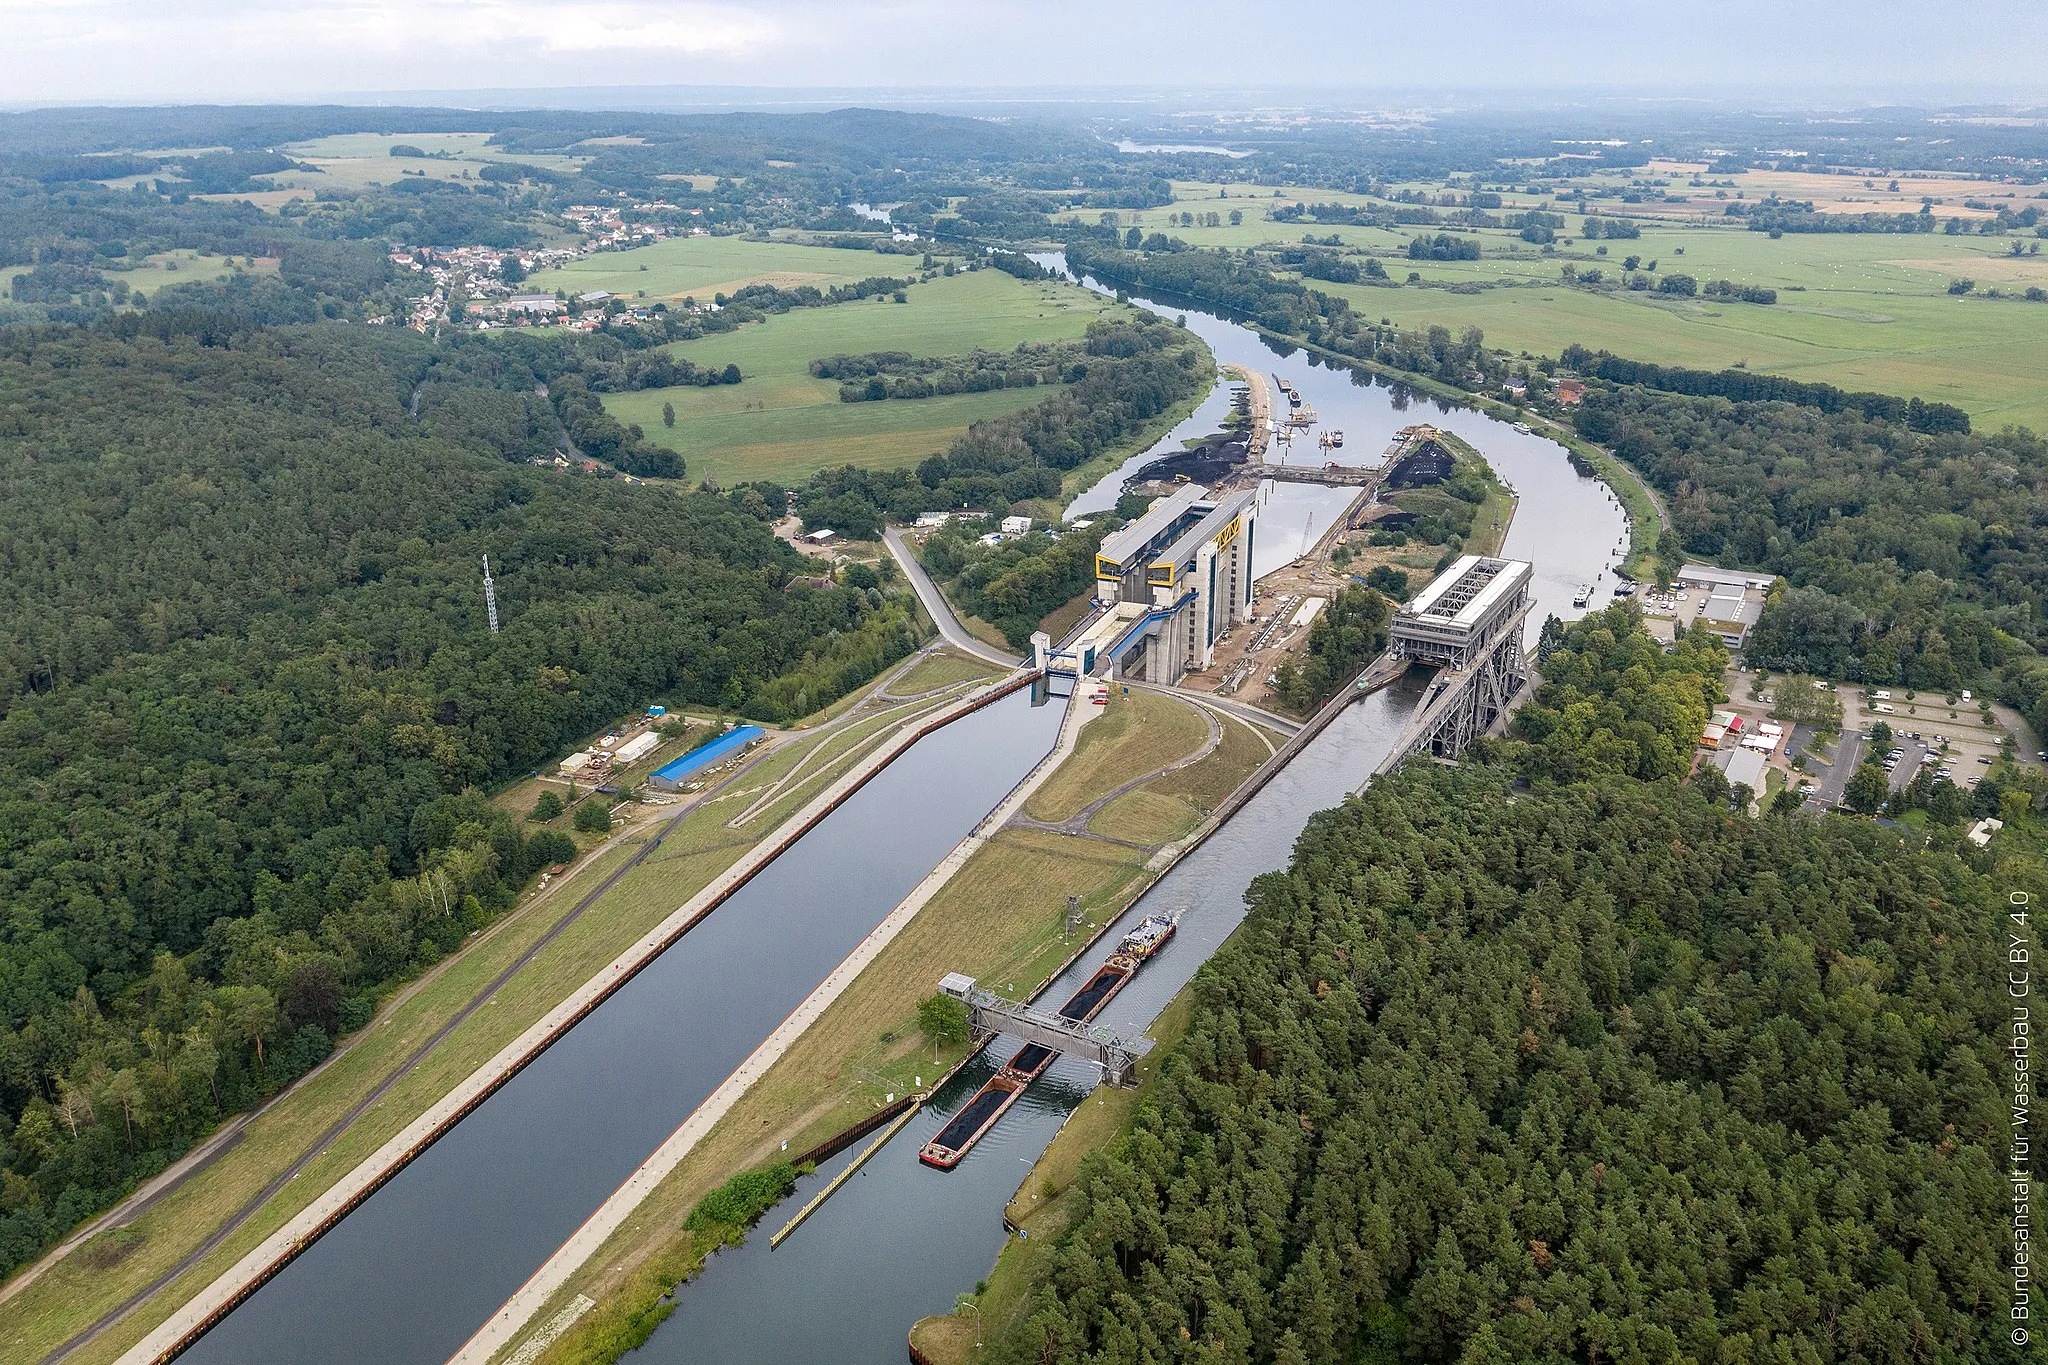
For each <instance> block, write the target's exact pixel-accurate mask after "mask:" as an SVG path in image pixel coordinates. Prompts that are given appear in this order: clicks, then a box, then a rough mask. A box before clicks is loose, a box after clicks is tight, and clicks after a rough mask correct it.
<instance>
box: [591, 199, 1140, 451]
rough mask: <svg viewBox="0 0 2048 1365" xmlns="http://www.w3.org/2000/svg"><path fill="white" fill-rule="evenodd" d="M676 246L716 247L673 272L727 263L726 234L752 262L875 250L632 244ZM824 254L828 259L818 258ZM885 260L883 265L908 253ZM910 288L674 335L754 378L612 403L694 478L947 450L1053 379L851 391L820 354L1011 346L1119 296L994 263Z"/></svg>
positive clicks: (1053, 333)
mask: <svg viewBox="0 0 2048 1365" xmlns="http://www.w3.org/2000/svg"><path fill="white" fill-rule="evenodd" d="M670 245H674V246H681V247H698V248H713V250H712V251H708V252H707V253H706V255H707V257H709V258H710V259H709V261H707V262H706V263H702V264H699V263H697V262H694V261H693V262H690V263H688V264H687V265H682V264H678V265H674V266H671V267H670V268H671V269H672V270H675V271H678V272H679V271H682V270H686V269H694V270H703V271H729V270H731V269H732V268H733V266H734V264H735V261H736V259H737V258H736V256H735V254H734V253H730V252H727V251H725V250H723V249H722V248H725V247H727V246H740V247H754V248H757V252H756V253H755V254H754V260H755V261H756V262H757V263H759V264H762V265H767V266H776V267H781V268H783V269H787V268H788V266H789V265H791V264H799V263H804V262H817V263H819V264H830V265H836V266H839V267H840V268H841V269H842V270H844V269H846V268H847V266H846V262H847V261H848V260H851V261H854V262H862V261H864V259H874V258H873V257H871V256H870V255H869V254H868V253H862V252H852V251H839V250H833V249H830V248H822V247H799V246H792V245H788V244H781V245H774V244H763V243H747V242H736V241H734V240H733V239H729V238H702V237H699V238H692V239H687V240H678V241H677V242H674V243H666V242H665V243H662V244H660V246H657V247H653V248H647V249H645V250H643V251H642V252H636V253H633V254H635V255H643V254H646V251H652V250H660V249H661V247H662V246H670ZM761 253H767V254H761ZM821 257H822V258H825V259H824V260H823V261H819V258H821ZM598 259H603V258H598ZM881 259H882V262H883V263H884V264H885V265H886V264H888V263H891V262H894V261H900V260H905V259H906V258H902V257H890V258H881ZM653 273H654V272H653V271H649V274H650V275H651V274H653ZM840 278H854V277H852V276H847V275H841V276H840ZM598 287H602V286H598ZM650 292H651V291H650ZM909 300H910V301H909V302H908V303H902V304H898V303H891V302H887V301H886V300H884V301H879V302H876V301H862V302H858V303H843V304H838V305H835V306H831V307H826V308H800V309H796V310H794V311H792V312H788V313H780V314H776V315H774V316H772V317H770V318H768V319H767V320H766V321H765V322H760V323H754V324H749V325H748V326H746V327H743V328H741V329H740V330H739V331H737V332H726V333H721V334H718V335H715V336H709V337H705V338H703V339H701V340H698V341H689V342H680V343H677V345H676V346H675V347H674V348H673V349H674V350H675V352H676V354H677V355H679V356H682V357H684V358H686V359H689V360H692V361H694V362H696V363H697V364H699V365H715V366H717V367H719V368H723V367H724V366H726V365H728V364H737V365H738V366H739V367H740V372H741V373H742V374H744V375H745V376H746V382H745V383H743V384H739V385H735V386H718V387H714V388H694V387H684V388H675V389H644V390H641V391H640V392H637V393H620V394H610V395H607V396H606V398H605V406H606V407H607V408H608V409H609V410H610V411H611V412H612V413H613V415H614V416H616V417H618V418H619V420H620V421H623V422H633V423H638V424H639V425H640V427H641V428H642V429H643V430H644V431H645V432H646V433H647V438H648V439H649V440H650V441H654V442H657V443H659V444H662V445H666V446H669V447H670V448H671V449H673V450H675V451H677V452H678V453H680V454H681V455H682V457H683V460H684V462H685V464H686V466H687V467H688V471H689V477H691V478H692V479H705V478H710V479H714V480H716V481H718V482H719V483H730V482H733V481H738V480H746V479H751V478H769V479H782V480H794V479H800V478H803V477H805V476H807V475H809V474H810V473H812V472H813V471H815V470H818V469H822V468H825V467H827V466H830V465H836V464H846V463H849V462H853V463H859V464H865V465H869V466H873V467H877V468H890V467H901V466H904V465H911V464H915V463H917V462H918V461H919V460H921V459H923V458H925V457H926V456H927V455H931V454H934V453H936V452H938V451H941V450H944V449H945V448H946V446H947V445H949V444H951V442H952V441H953V439H954V438H955V437H957V436H958V435H960V433H962V432H964V431H965V430H966V429H967V428H968V426H969V425H970V424H972V423H974V422H978V421H981V420H983V419H984V418H988V417H995V416H1000V415H1001V414H1003V413H1008V412H1014V411H1016V410H1017V409H1019V408H1022V407H1026V406H1028V405H1030V404H1032V403H1034V402H1037V401H1039V400H1040V399H1042V398H1044V397H1045V396H1046V391H1045V390H1043V389H1000V390H997V391H995V392H993V393H963V394H953V395H948V396H945V397H939V398H925V399H918V400H915V401H905V400H897V401H891V402H881V403H842V402H840V401H839V384H838V381H836V380H830V379H817V378H814V377H812V375H811V373H810V363H811V362H812V361H813V360H816V359H818V358H820V357H823V356H830V355H835V354H840V353H845V354H855V353H859V352H863V351H889V350H896V351H909V352H911V353H913V354H916V355H959V354H963V353H965V352H967V351H971V350H973V349H974V348H975V347H976V346H981V347H985V348H988V349H993V350H1008V349H1010V348H1011V347H1014V346H1016V345H1017V344H1018V343H1020V342H1024V341H1057V340H1065V339H1072V338H1077V337H1079V336H1080V335H1081V334H1082V333H1083V332H1085V331H1086V330H1087V326H1088V323H1089V322H1090V321H1091V320H1092V319H1093V318H1095V317H1096V316H1098V315H1099V314H1100V313H1102V312H1103V311H1104V310H1105V309H1107V308H1113V307H1115V306H1116V305H1115V304H1114V303H1112V302H1111V301H1110V300H1108V299H1105V298H1102V297H1101V296H1100V295H1095V294H1090V293H1088V292H1086V291H1083V290H1081V289H1078V288H1075V287H1074V286H1072V285H1064V284H1055V283H1051V282H1026V281H1022V280H1018V279H1016V278H1014V277H1012V276H1009V275H1005V274H1003V273H1002V272H1000V271H995V270H980V271H973V272H969V273H965V274H960V275H954V276H952V277H950V278H940V279H935V280H932V281H930V282H929V283H926V284H919V285H913V286H912V287H911V289H910V291H909ZM664 403H672V404H673V405H674V406H675V410H676V424H675V426H674V427H673V428H670V427H665V426H663V425H662V422H661V409H662V404H664Z"/></svg>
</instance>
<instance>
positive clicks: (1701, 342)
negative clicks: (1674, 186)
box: [1319, 228, 2048, 430]
mask: <svg viewBox="0 0 2048 1365" xmlns="http://www.w3.org/2000/svg"><path fill="white" fill-rule="evenodd" d="M1481 235H1482V236H1483V237H1485V238H1487V239H1488V241H1487V246H1488V247H1489V248H1492V247H1495V246H1496V245H1504V244H1505V243H1504V241H1502V240H1501V239H1503V238H1504V237H1505V234H1500V233H1484V234H1481ZM1518 245H1521V244H1519V243H1518ZM1681 249H1682V251H1683V254H1682V255H1681V254H1680V252H1681ZM2009 250H2010V240H2009V239H2002V238H1995V237H1994V238H1981V237H1949V236H1945V235H1939V234H1937V235H1933V236H1892V235H1877V234H1866V235H1852V234H1839V235H1838V234H1788V235H1787V236H1785V237H1783V238H1780V239H1778V240H1776V241H1773V240H1772V239H1771V238H1770V237H1769V236H1767V235H1765V234H1764V233H1760V232H1742V231H1730V230H1726V229H1701V228H1692V229H1655V228H1652V229H1647V230H1645V232H1644V234H1643V237H1642V239H1641V240H1640V241H1628V242H1614V243H1609V244H1608V255H1607V256H1606V257H1604V258H1602V257H1598V256H1595V255H1594V254H1593V251H1592V250H1591V244H1589V243H1584V242H1580V243H1576V244H1574V246H1573V247H1572V248H1571V250H1570V252H1569V253H1568V255H1564V256H1553V257H1548V258H1546V257H1540V256H1533V255H1530V254H1527V253H1528V248H1527V247H1526V246H1524V247H1523V254H1520V255H1517V256H1514V257H1492V256H1489V257H1482V258H1481V259H1480V260H1477V261H1423V262H1415V263H1413V264H1410V263H1409V262H1407V261H1406V260H1402V261H1397V262H1390V263H1389V269H1390V270H1391V271H1392V272H1393V273H1394V274H1395V275H1396V276H1397V278H1398V277H1402V276H1405V275H1406V274H1407V273H1408V271H1409V270H1413V271H1415V272H1416V273H1418V274H1420V275H1421V276H1422V277H1423V279H1424V280H1427V281H1443V282H1448V283H1472V284H1495V285H1496V287H1494V288H1489V289H1482V290H1481V292H1479V293H1476V294H1475V293H1464V294H1457V293H1451V292H1449V291H1448V290H1444V289H1414V288H1407V287H1404V288H1401V289H1398V290H1396V289H1386V288H1372V287H1368V286H1364V285H1325V286H1319V287H1323V288H1328V289H1331V290H1332V291H1333V292H1337V293H1341V294H1343V295H1345V296H1347V297H1349V298H1350V299H1351V300H1352V304H1353V306H1354V307H1356V308H1358V309H1359V310H1360V311H1361V312H1363V313H1365V314H1366V315H1367V316H1370V317H1388V318H1391V319H1392V320H1393V321H1394V322H1395V323H1397V324H1399V325H1401V326H1404V327H1417V326H1428V325H1431V324H1442V325H1444V326H1448V327H1451V328H1454V329H1455V328H1462V327H1466V326H1473V327H1478V328H1480V329H1481V330H1482V331H1484V332H1485V334H1486V340H1487V342H1488V343H1489V344H1490V345H1493V346H1497V347H1505V348H1507V349H1509V350H1516V351H1528V352H1531V353H1533V354H1537V355H1555V354H1557V353H1558V352H1559V351H1560V350H1562V349H1563V348H1564V347H1565V346H1566V345H1568V344H1570V343H1571V342H1578V343H1580V344H1581V345H1585V346H1590V347H1593V348H1595V349H1602V348H1604V349H1606V350H1610V351H1613V352H1614V353H1615V354H1617V355H1624V356H1628V357H1630V358H1631V359H1637V360H1653V361H1658V362H1661V363H1664V364H1671V365H1690V366H1695V367H1698V368H1702V369H1721V368H1724V367H1727V366H1731V365H1735V364H1738V363H1741V364H1746V365H1747V366H1749V367H1750V368H1752V369H1756V370H1763V371H1768V372H1770V373H1774V374H1784V375H1789V376H1791V377H1793V378H1795V379H1802V380H1808V381H1812V382H1819V383H1828V384H1835V385H1839V386H1840V387H1842V388H1845V389H1851V390H1858V389H1872V390H1876V391H1879V392H1883V393H1896V394H1905V395H1911V396H1918V397H1922V398H1928V399H1939V400H1941V401H1944V402H1950V403H1955V404H1958V405H1960V406H1961V407H1963V408H1965V409H1967V410H1968V411H1969V412H1970V414H1971V416H1972V417H1973V418H1975V419H1976V421H1977V423H1978V425H1979V426H1980V427H1983V428H1987V429H1995V428H1997V427H2001V426H2005V425H2007V424H2009V423H2022V424H2025V425H2028V426H2032V427H2034V428H2035V429H2037V430H2041V429H2048V386H2044V385H2043V384H2042V383H2041V375H2042V369H2041V362H2040V355H2041V354H2042V351H2041V348H2042V346H2043V345H2044V343H2048V304H2039V303H2028V302H2025V301H2024V300H2019V299H1988V298H1981V297H1971V296H1964V297H1955V296H1952V295H1950V294H1949V293H1948V284H1949V281H1950V280H1951V279H1956V278H1968V279H1974V280H1976V281H1977V284H1978V287H1979V289H1985V288H1989V287H1991V286H1992V285H1996V286H1997V287H1998V288H1999V289H2000V290H2001V291H2004V292H2007V293H2015V292H2019V291H2022V290H2024V289H2026V288H2027V287H2028V286H2030V285H2039V286H2043V287H2048V256H2022V257H2013V256H2010V255H2008V254H2006V253H2007V252H2009ZM1631 255H1640V256H1641V257H1642V258H1643V260H1644V261H1645V262H1646V263H1647V262H1648V261H1650V260H1655V261H1657V263H1658V265H1659V267H1660V271H1659V273H1660V274H1669V273H1672V272H1674V271H1682V272H1684V273H1686V274H1689V275H1692V276H1693V277H1694V278H1696V279H1698V280H1699V281H1700V282H1701V283H1702V284H1704V283H1705V282H1706V281H1708V280H1715V279H1728V280H1733V281H1736V282H1737V283H1739V284H1755V285H1763V286H1767V287H1770V288H1774V289H1776V290H1777V291H1778V302H1777V303H1776V304H1773V305H1759V304H1746V303H1736V302H1730V301H1726V300H1709V299H1704V298H1694V299H1685V298H1673V297H1671V296H1668V295H1663V294H1656V293H1648V292H1643V293H1638V292H1632V291H1626V290H1617V291H1613V292H1609V293H1595V292H1592V291H1589V290H1585V289H1577V288H1565V287H1563V286H1562V285H1560V284H1556V283H1554V282H1555V281H1556V280H1557V278H1558V276H1559V273H1560V271H1561V268H1562V266H1564V265H1565V264H1570V265H1572V266H1573V267H1574V268H1575V269H1578V270H1582V271H1583V270H1585V269H1587V268H1589V267H1596V268H1599V269H1601V270H1602V271H1603V272H1604V273H1605V274H1606V275H1607V276H1608V278H1610V279H1612V278H1614V277H1616V276H1618V275H1619V274H1620V269H1621V264H1622V261H1623V260H1625V259H1626V258H1627V257H1628V256H1631ZM1501 282H1509V283H1511V284H1512V286H1513V287H1504V286H1503V285H1502V283H1501Z"/></svg>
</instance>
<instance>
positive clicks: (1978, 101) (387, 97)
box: [0, 83, 2048, 124]
mask: <svg viewBox="0 0 2048 1365" xmlns="http://www.w3.org/2000/svg"><path fill="white" fill-rule="evenodd" d="M852 106H859V107H869V108H878V109H897V110H902V111H904V112H930V113H945V112H962V111H973V112H977V113H986V112H989V111H993V110H1000V109H1003V108H1006V107H1009V108H1015V109H1019V110H1026V109H1032V108H1045V109H1063V110H1083V109H1087V108H1089V107H1090V106H1094V107H1096V108H1098V109H1099V110H1100V111H1101V112H1102V113H1103V114H1105V115H1107V114H1111V113H1117V112H1121V113H1126V114H1133V115H1152V116H1156V117H1187V116H1199V115H1202V114H1210V113H1220V112H1231V113H1255V112H1261V111H1271V112H1275V113H1279V112H1291V113H1301V114H1308V115H1316V114H1323V115H1338V114H1359V113H1388V112H1407V113H1452V112H1477V111H1487V110H1500V111H1507V112H1531V113H1534V112H1547V111H1566V110H1572V109H1585V110H1607V111H1618V110H1621V109H1630V110H1634V111H1638V112H1654V111H1660V110H1683V109H1692V110H1698V111H1702V112H1721V113H1734V112H1759V113H1764V112H1769V113H1826V112H1840V113H1856V112H1862V111H1881V110H1901V111H1911V112H1919V113H1927V114H1941V113H1952V114H1979V115H1987V116H2007V117H2016V118H2032V119H2038V120H2039V121H2040V122H2042V123H2043V124H2048V93H2042V94H2032V95H2022V94H2018V93H2011V94H2007V95H2005V96H2002V97H1996V98H1994V97H1989V96H1987V95H1986V94H1985V93H1984V92H1983V91H1982V90H1981V89H1980V90H1979V91H1978V92H1977V94H1976V95H1975V96H1974V97H1972V98H1967V99H1965V98H1960V97H1955V96H1952V95H1949V94H1945V93H1943V92H1938V91H1934V90H1918V91H1913V90H1901V89H1890V90H1880V89H1876V88H1870V87H1865V86H1857V85H1852V84H1843V85H1840V86H1835V87H1825V86H1814V85H1806V86H1802V87H1798V88H1793V87H1787V86H1766V85H1757V86H1750V87H1740V86H1720V87H1711V88H1709V87H1699V88H1696V89H1686V88H1683V87H1672V86H1670V85H1660V86H1657V87H1654V88H1652V87H1647V86H1622V85H1610V86H1592V85H1535V84H1530V85H1522V86H1506V85H1498V84H1484V85H1482V84H1474V85H1467V86H1416V87H1394V86H1390V87H1386V88H1383V89H1378V90H1368V89H1364V88H1344V87H1334V86H1333V87H1327V88H1322V89H1315V88H1305V87H1301V86H1295V87H1291V88H1288V89H1285V90H1282V89H1278V88H1261V87H1258V86H1245V85H1228V84H1220V83H1219V84H1216V85H1207V86H1203V85H1181V86H1177V87H1173V88H1172V89H1170V90H1169V89H1167V88H1165V87H1147V86H1135V85H1131V86H1117V85H1077V84H1055V83H1047V84H1041V85H1016V86H987V85H964V84H963V85H881V84H877V85H818V84H788V85H764V84H734V85H701V84H687V83H676V84H665V85H664V84H644V83H626V84H574V85H555V86H477V87H473V88H463V87H440V88H417V89H390V90H321V91H307V92H304V93H300V94H283V93H277V94H261V93H251V94H248V95H244V96H229V95H218V96H203V95H191V96H177V95H170V94H160V95H137V96H134V97H132V98H126V99H122V98H113V97H98V96H95V97H79V98H66V99H54V98H53V99H40V100H0V113H5V114H24V113H34V112H38V111H42V110H53V111H54V110H66V109H73V110H84V109H178V108H206V107H219V108H266V107H277V108H322V107H332V108H363V109H390V108H399V109H404V108H418V109H437V110H448V111H456V112H461V111H467V110H474V111H476V112H478V113H505V112H514V111H517V110H521V109H551V110H573V111H589V112H604V111H618V112H639V113H692V112H703V113H724V112H762V113H776V112H812V111H822V110H831V109H841V108H847V107H852Z"/></svg>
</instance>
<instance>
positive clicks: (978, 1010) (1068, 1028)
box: [939, 972, 1152, 1085]
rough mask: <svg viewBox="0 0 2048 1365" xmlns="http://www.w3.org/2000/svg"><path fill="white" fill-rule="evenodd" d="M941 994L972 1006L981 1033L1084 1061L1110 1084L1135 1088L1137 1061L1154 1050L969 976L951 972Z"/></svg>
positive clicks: (1146, 1041)
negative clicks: (1005, 1036) (997, 990)
mask: <svg viewBox="0 0 2048 1365" xmlns="http://www.w3.org/2000/svg"><path fill="white" fill-rule="evenodd" d="M939 989H940V990H941V991H943V992H945V993H946V994H947V995H950V996H952V997H953V998H954V999H955V1000H958V1001H960V1002H962V1003H963V1004H965V1005H966V1006H967V1011H968V1020H969V1024H970V1026H971V1027H972V1028H973V1029H974V1031H975V1032H976V1033H1007V1034H1009V1035H1010V1036H1011V1037H1013V1038H1022V1039H1023V1040H1024V1041H1025V1042H1027V1043H1037V1044H1038V1045H1039V1046H1040V1047H1043V1048H1046V1049H1048V1050H1050V1051H1053V1052H1059V1053H1064V1054H1066V1055H1067V1056H1070V1057H1079V1058H1080V1059H1081V1060H1082V1061H1084V1062H1093V1063H1094V1064H1095V1065H1096V1066H1099V1067H1101V1068H1102V1071H1103V1075H1104V1076H1105V1077H1106V1078H1107V1079H1108V1081H1109V1083H1110V1084H1111V1085H1131V1084H1133V1083H1134V1082H1135V1080H1136V1076H1137V1067H1138V1059H1139V1058H1140V1057H1143V1056H1144V1055H1145V1054H1146V1053H1148V1052H1150V1051H1151V1050H1152V1040H1151V1039H1150V1038H1146V1037H1143V1036H1134V1037H1128V1038H1127V1037H1125V1036H1123V1035H1122V1034H1120V1033H1116V1032H1115V1031H1113V1030H1111V1029H1106V1028H1103V1027H1101V1026H1100V1025H1097V1024H1091V1023H1087V1022H1085V1021H1080V1020H1074V1019H1067V1018H1063V1017H1061V1016H1060V1015H1057V1014H1054V1013H1053V1012H1052V1011H1050V1010H1041V1009H1035V1008H1033V1007H1032V1006H1030V1005H1026V1004H1023V1003H1021V1002H1020V1001H1016V1000H1011V999H1008V998H1007V997H1005V996H1001V995H997V994H996V993H995V992H994V991H992V990H990V989H988V988H987V987H986V986H983V985H981V984H980V983H979V982H977V981H975V979H974V978H973V977H971V976H968V975H967V974H966V973H964V972H949V973H947V974H946V976H945V978H944V979H943V980H941V981H940V982H939Z"/></svg>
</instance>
